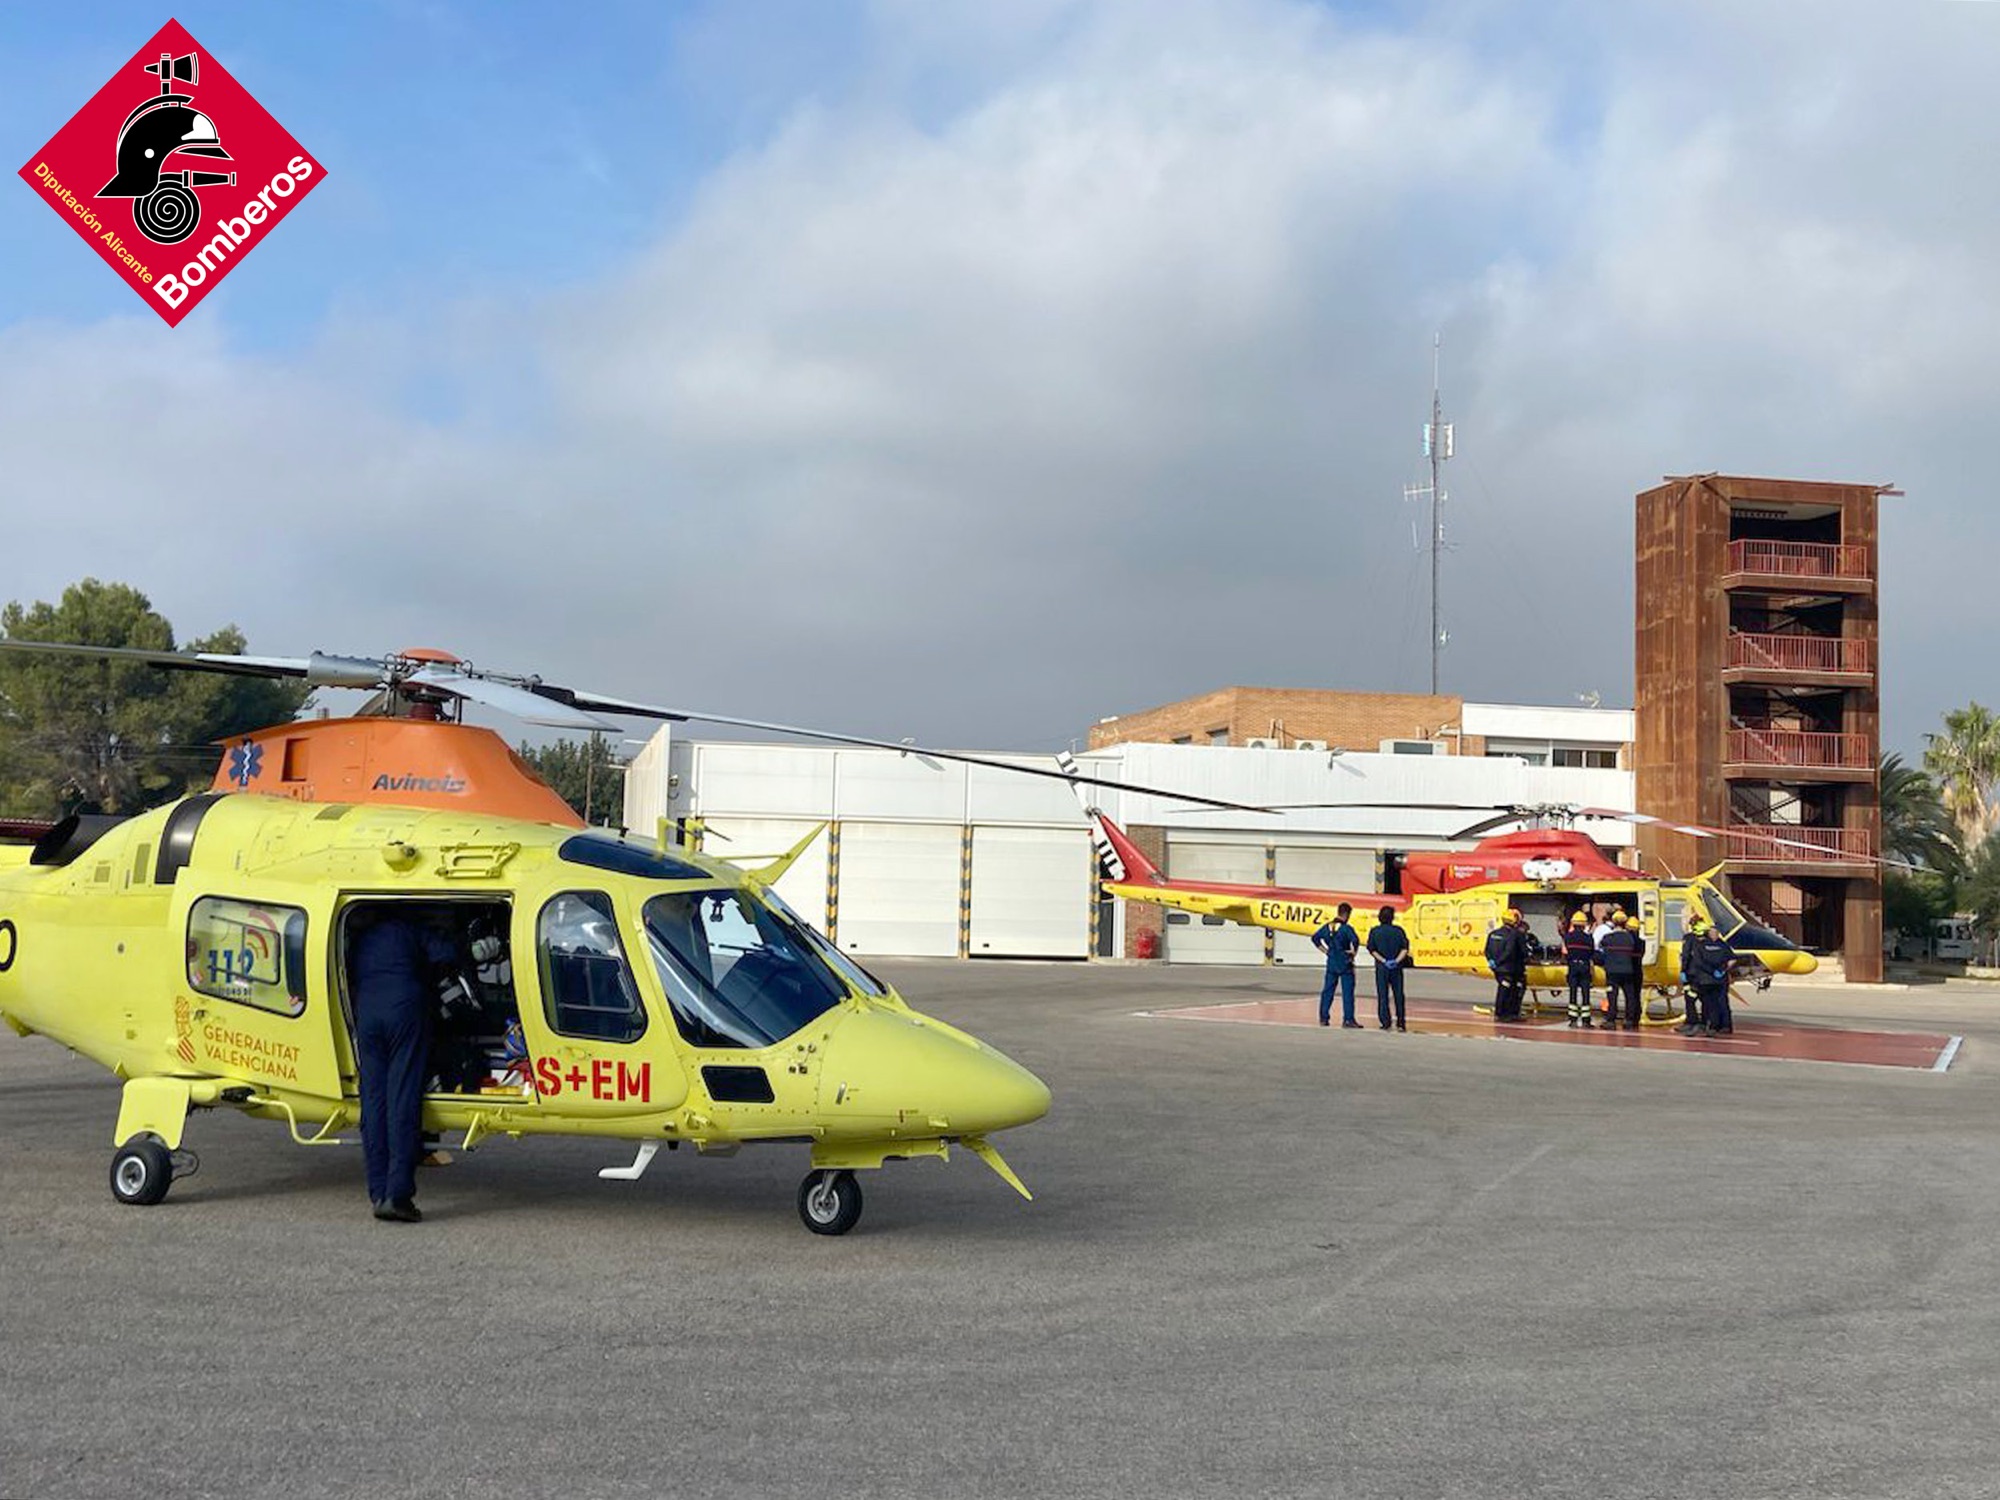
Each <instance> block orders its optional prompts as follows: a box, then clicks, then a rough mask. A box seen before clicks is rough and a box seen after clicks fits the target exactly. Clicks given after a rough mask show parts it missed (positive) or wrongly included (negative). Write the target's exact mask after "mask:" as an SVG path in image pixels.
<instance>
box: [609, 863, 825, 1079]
mask: <svg viewBox="0 0 2000 1500" xmlns="http://www.w3.org/2000/svg"><path fill="white" fill-rule="evenodd" d="M645 916H646V945H647V947H648V948H649V949H650V950H651V952H652V955H653V967H654V969H655V970H656V971H657V973H658V974H659V976H660V986H661V988H662V989H664V990H665V991H666V993H667V1003H668V1004H669V1005H670V1006H671V1007H672V1008H673V1012H674V1021H675V1023H676V1024H677V1025H678V1026H679V1027H680V1030H681V1035H683V1036H684V1037H686V1038H687V1039H688V1040H689V1041H690V1042H692V1043H694V1044H695V1045H696V1046H697V1047H768V1046H770V1045H771V1044H772V1043H774V1042H780V1041H783V1040H784V1039H785V1038H786V1037H788V1036H790V1035H791V1034H792V1033H793V1032H795V1031H797V1030H798V1029H799V1028H800V1027H801V1026H804V1025H805V1024H806V1023H807V1022H808V1021H810V1020H812V1019H813V1018H814V1017H815V1016H818V1015H822V1014H824V1013H825V1012H826V1011H828V1010H831V1009H832V1008H833V1007H834V1006H835V1005H836V1004H838V1003H839V1002H840V1001H842V1000H844V999H845V998H846V997H847V993H848V991H847V987H846V985H844V984H842V983H841V980H840V978H839V976H838V975H837V974H836V973H835V972H834V969H833V967H832V966H831V965H829V964H828V963H827V961H826V959H825V958H824V956H823V955H822V954H821V952H820V949H819V947H818V945H817V944H815V943H814V942H813V941H812V934H811V931H810V929H808V928H807V927H805V926H804V925H803V924H802V923H800V922H798V920H797V919H796V918H794V917H792V916H791V914H790V913H789V912H785V911H782V910H780V909H779V908H777V907H774V906H771V905H767V904H765V903H764V902H761V901H758V900H757V899H755V898H754V897H752V896H751V895H749V894H748V893H747V892H744V891H736V890H729V889H727V888H722V889H715V890H699V891H675V892H672V893H670V894H667V895H661V896H655V897H653V899H652V900H650V901H648V902H647V903H646V909H645Z"/></svg>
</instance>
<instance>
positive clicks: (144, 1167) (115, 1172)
mask: <svg viewBox="0 0 2000 1500" xmlns="http://www.w3.org/2000/svg"><path fill="white" fill-rule="evenodd" d="M173 1184H174V1158H173V1153H172V1152H170V1151H169V1150H167V1148H166V1147H165V1146H164V1145H162V1144H161V1143H160V1142H159V1141H156V1140H153V1139H151V1138H149V1137H146V1138H141V1139H139V1140H136V1141H128V1142H127V1143H126V1144H125V1145H123V1146H120V1147H119V1148H118V1153H117V1155H115V1156H113V1157H112V1158H111V1196H112V1197H114V1198H116V1199H117V1200H118V1201H119V1202H120V1203H131V1204H135V1205H137V1206H138V1207H141V1208H146V1207H150V1206H151V1205H153V1204H155V1203H158V1202H159V1201H160V1200H161V1199H162V1198H164V1197H166V1196H167V1189H168V1188H170V1187H172V1186H173Z"/></svg>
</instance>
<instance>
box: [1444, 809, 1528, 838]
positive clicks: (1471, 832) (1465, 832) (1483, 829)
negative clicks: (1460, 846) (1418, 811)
mask: <svg viewBox="0 0 2000 1500" xmlns="http://www.w3.org/2000/svg"><path fill="white" fill-rule="evenodd" d="M1520 821H1521V814H1520V813H1517V812H1503V813H1495V814H1494V815H1493V816H1492V817H1490V818H1481V819H1480V820H1479V821H1478V822H1477V823H1470V824H1467V825H1466V826H1465V827H1464V828H1461V829H1459V830H1458V832H1456V833H1451V834H1446V835H1445V837H1447V838H1451V839H1476V838H1478V837H1479V835H1481V834H1482V833H1491V832H1492V831H1493V830H1494V829H1496V828H1505V827H1506V826H1507V825H1508V824H1509V823H1518V822H1520Z"/></svg>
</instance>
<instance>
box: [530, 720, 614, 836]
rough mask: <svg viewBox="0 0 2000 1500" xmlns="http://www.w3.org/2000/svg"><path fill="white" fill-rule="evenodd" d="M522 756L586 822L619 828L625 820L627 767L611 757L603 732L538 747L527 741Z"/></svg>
mask: <svg viewBox="0 0 2000 1500" xmlns="http://www.w3.org/2000/svg"><path fill="white" fill-rule="evenodd" d="M520 756H521V759H523V760H525V761H526V762H527V763H528V764H529V765H530V766H531V767H533V768H534V772H535V774H536V775H537V776H539V777H541V778H542V780H544V781H546V782H547V783H548V784H549V785H550V786H551V787H553V788H554V789H555V793H556V795H557V796H558V797H560V798H562V799H563V801H565V802H567V803H568V804H569V805H570V806H571V808H573V809H574V810H575V812H576V815H577V816H578V817H579V818H582V819H583V821H584V822H586V823H594V824H597V825H599V826H602V827H609V828H616V827H618V826H619V825H620V824H622V823H623V822H624V821H625V776H624V770H625V768H624V767H623V766H621V765H619V764H618V762H617V761H616V760H614V759H613V758H612V755H611V745H610V742H609V741H607V740H606V739H605V738H604V736H603V735H601V734H593V735H592V736H591V737H590V738H589V739H587V740H557V741H556V742H555V743H554V744H552V745H544V746H541V747H540V748H539V749H537V748H534V747H532V746H530V745H528V744H526V743H525V742H524V743H523V744H522V745H521V747H520Z"/></svg>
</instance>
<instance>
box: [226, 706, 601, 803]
mask: <svg viewBox="0 0 2000 1500" xmlns="http://www.w3.org/2000/svg"><path fill="white" fill-rule="evenodd" d="M222 749H223V753H222V764H221V766H219V767H218V768H217V769H216V773H215V790H216V791H218V792H265V793H269V794H270V795H273V796H278V797H292V798H296V799H297V800H299V801H301V802H367V803H376V804H380V805H383V806H387V807H429V808H440V809H443V810H445V811H450V812H482V813H491V814H494V815H495V816H497V817H503V818H526V819H528V820H530V821H532V822H536V823H558V824H561V825H563V826H565V827H570V828H581V827H582V826H583V819H581V818H579V817H578V816H577V815H576V813H575V811H574V810H572V809H571V807H570V805H569V804H568V803H567V802H565V801H563V799H562V798H561V797H558V796H557V795H556V794H555V792H554V791H553V790H552V789H551V788H550V787H549V785H548V784H547V783H546V782H544V781H543V780H542V779H541V778H540V777H538V776H536V775H535V773H534V772H533V771H532V770H530V769H529V768H528V765H527V763H526V762H525V761H523V760H522V759H521V757H520V756H518V755H516V754H515V753H514V752H513V751H512V750H511V749H509V748H508V745H507V742H506V741H505V740H503V739H501V738H500V736H499V735H497V734H495V733H494V732H493V731H492V730H490V729H479V728H475V727H474V726H472V725H468V724H447V723H440V722H436V721H428V720H422V719H387V718H362V719H303V720H300V721H298V722H296V723H291V724H274V725H273V726H271V727H270V728H269V729H259V730H257V731H256V732H254V733H252V734H246V735H243V736H241V737H239V738H236V739H231V740H225V741H223V747H222Z"/></svg>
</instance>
